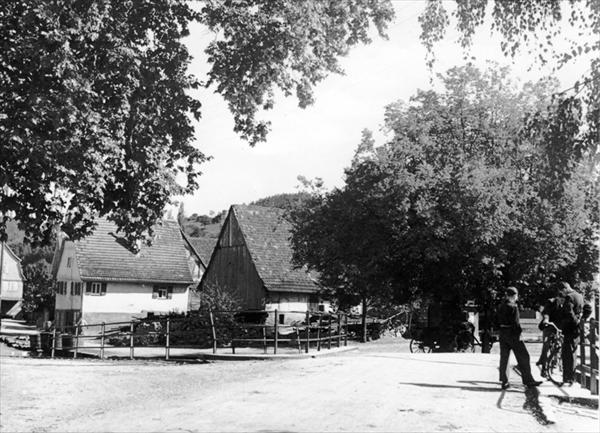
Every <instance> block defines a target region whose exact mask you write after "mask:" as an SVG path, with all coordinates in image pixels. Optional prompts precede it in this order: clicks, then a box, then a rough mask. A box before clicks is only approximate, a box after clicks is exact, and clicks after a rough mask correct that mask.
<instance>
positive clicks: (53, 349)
mask: <svg viewBox="0 0 600 433" xmlns="http://www.w3.org/2000/svg"><path fill="white" fill-rule="evenodd" d="M55 352H56V327H54V329H53V330H52V354H51V355H50V357H51V358H54V353H55Z"/></svg>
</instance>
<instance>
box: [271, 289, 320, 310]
mask: <svg viewBox="0 0 600 433" xmlns="http://www.w3.org/2000/svg"><path fill="white" fill-rule="evenodd" d="M319 305H323V310H324V311H325V312H330V311H331V303H330V302H329V301H325V300H322V299H319V301H318V304H315V305H312V304H310V296H309V295H308V294H304V293H282V292H280V293H271V294H270V295H269V298H268V299H267V300H266V302H265V310H267V311H272V310H275V309H277V310H281V311H308V310H309V309H311V310H318V309H319V308H318V306H319Z"/></svg>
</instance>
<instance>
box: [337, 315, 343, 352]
mask: <svg viewBox="0 0 600 433" xmlns="http://www.w3.org/2000/svg"><path fill="white" fill-rule="evenodd" d="M341 345H342V316H340V312H339V311H338V313H337V347H338V348H339V347H340V346H341Z"/></svg>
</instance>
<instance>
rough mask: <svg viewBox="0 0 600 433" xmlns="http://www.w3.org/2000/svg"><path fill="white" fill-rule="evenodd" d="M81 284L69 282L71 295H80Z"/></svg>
mask: <svg viewBox="0 0 600 433" xmlns="http://www.w3.org/2000/svg"><path fill="white" fill-rule="evenodd" d="M81 284H82V283H71V295H77V296H79V295H81Z"/></svg>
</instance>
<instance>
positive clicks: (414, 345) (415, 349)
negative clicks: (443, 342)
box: [410, 338, 431, 353]
mask: <svg viewBox="0 0 600 433" xmlns="http://www.w3.org/2000/svg"><path fill="white" fill-rule="evenodd" d="M410 352H411V353H430V352H431V346H427V345H426V344H425V343H423V342H422V341H421V340H415V339H414V338H413V339H412V340H410Z"/></svg>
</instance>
